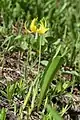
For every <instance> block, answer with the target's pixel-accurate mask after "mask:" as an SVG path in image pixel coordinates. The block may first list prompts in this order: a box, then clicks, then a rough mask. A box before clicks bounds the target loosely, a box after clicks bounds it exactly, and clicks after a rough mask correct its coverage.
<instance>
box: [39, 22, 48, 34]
mask: <svg viewBox="0 0 80 120" xmlns="http://www.w3.org/2000/svg"><path fill="white" fill-rule="evenodd" d="M48 30H49V28H46V21H45V25H44V23H43V22H42V21H41V24H40V27H39V29H37V33H39V34H44V33H45V32H46V31H48Z"/></svg>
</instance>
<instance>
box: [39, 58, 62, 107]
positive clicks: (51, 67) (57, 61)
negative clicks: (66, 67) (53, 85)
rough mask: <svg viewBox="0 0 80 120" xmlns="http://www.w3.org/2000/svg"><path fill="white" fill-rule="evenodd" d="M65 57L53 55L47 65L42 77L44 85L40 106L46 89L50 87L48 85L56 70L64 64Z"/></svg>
mask: <svg viewBox="0 0 80 120" xmlns="http://www.w3.org/2000/svg"><path fill="white" fill-rule="evenodd" d="M62 61H63V58H62V57H61V56H57V57H55V58H54V57H53V58H52V59H51V60H50V61H49V63H48V65H47V67H46V70H45V71H44V74H43V77H42V84H41V85H42V86H41V92H40V99H39V104H38V107H40V105H41V103H42V100H43V98H44V96H45V93H46V90H47V89H48V86H49V84H50V82H51V81H52V80H53V78H54V76H55V74H56V72H57V71H58V70H59V68H60V66H61V65H62Z"/></svg>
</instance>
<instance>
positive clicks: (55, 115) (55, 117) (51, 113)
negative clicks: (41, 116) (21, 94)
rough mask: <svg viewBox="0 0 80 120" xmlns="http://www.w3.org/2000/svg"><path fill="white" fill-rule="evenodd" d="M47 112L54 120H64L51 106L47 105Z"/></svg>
mask: <svg viewBox="0 0 80 120" xmlns="http://www.w3.org/2000/svg"><path fill="white" fill-rule="evenodd" d="M47 111H48V112H49V113H50V115H51V116H52V118H53V120H63V119H62V118H61V116H60V115H59V114H58V112H57V111H56V110H55V109H54V108H52V107H51V106H50V105H47Z"/></svg>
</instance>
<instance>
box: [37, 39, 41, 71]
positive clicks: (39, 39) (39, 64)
mask: <svg viewBox="0 0 80 120" xmlns="http://www.w3.org/2000/svg"><path fill="white" fill-rule="evenodd" d="M40 62H41V39H39V64H38V73H39V71H40Z"/></svg>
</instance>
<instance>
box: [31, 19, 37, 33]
mask: <svg viewBox="0 0 80 120" xmlns="http://www.w3.org/2000/svg"><path fill="white" fill-rule="evenodd" d="M36 21H37V18H34V19H33V20H32V22H31V24H30V30H31V32H34V33H35V32H36V31H37V27H36Z"/></svg>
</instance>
